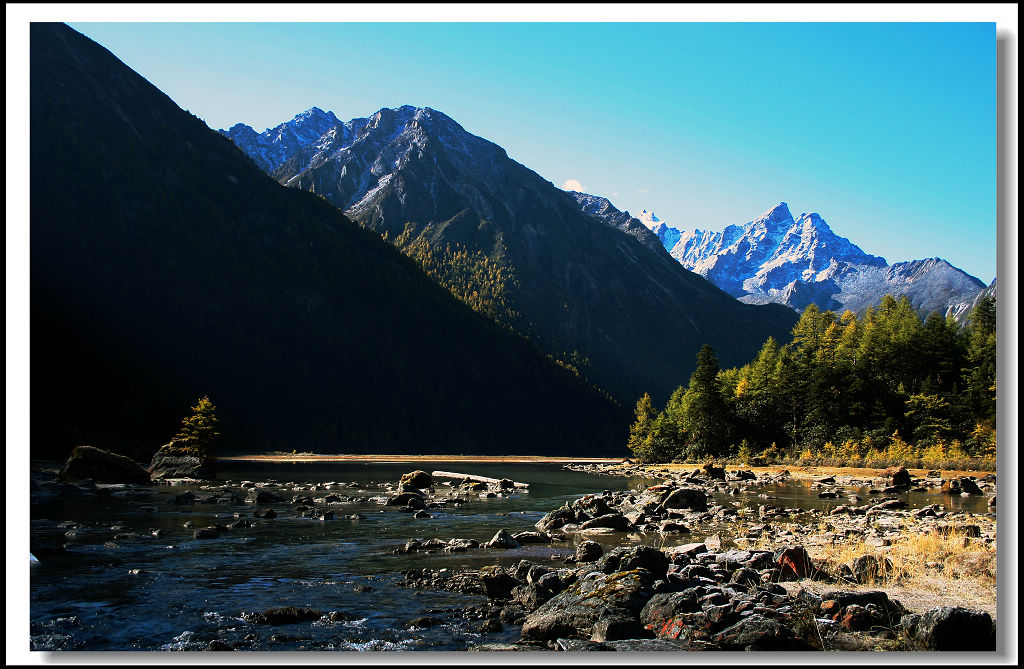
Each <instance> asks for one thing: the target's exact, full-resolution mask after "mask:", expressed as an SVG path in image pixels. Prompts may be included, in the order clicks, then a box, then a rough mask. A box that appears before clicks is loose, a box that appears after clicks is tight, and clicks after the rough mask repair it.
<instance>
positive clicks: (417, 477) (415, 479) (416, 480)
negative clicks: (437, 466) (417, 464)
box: [399, 469, 434, 490]
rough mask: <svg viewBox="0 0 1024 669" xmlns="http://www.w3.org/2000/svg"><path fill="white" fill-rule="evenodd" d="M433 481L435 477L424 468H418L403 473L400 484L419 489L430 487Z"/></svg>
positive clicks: (406, 487) (403, 486)
mask: <svg viewBox="0 0 1024 669" xmlns="http://www.w3.org/2000/svg"><path fill="white" fill-rule="evenodd" d="M433 483H434V479H433V477H432V476H431V475H430V474H428V473H427V472H425V471H423V470H422V469H417V470H416V471H414V472H409V473H408V474H402V478H401V480H400V481H399V485H400V486H401V487H402V488H405V489H409V488H415V489H417V490H421V489H423V488H429V487H430V486H431V485H432V484H433Z"/></svg>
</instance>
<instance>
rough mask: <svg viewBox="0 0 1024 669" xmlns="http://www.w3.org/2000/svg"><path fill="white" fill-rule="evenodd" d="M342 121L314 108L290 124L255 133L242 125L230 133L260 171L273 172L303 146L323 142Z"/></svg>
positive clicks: (329, 113) (298, 116)
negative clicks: (324, 137) (329, 132)
mask: <svg viewBox="0 0 1024 669" xmlns="http://www.w3.org/2000/svg"><path fill="white" fill-rule="evenodd" d="M339 123H340V121H339V120H338V118H337V117H336V116H335V115H334V114H332V113H331V112H325V111H323V110H321V109H317V108H316V107H313V108H312V109H309V110H307V111H305V112H303V113H301V114H298V115H297V116H296V117H295V118H293V119H292V120H291V121H289V122H287V123H282V124H280V125H278V126H277V127H276V128H268V129H267V130H265V131H263V132H261V133H258V134H257V133H256V131H255V130H253V129H252V128H250V127H249V126H247V125H245V124H242V123H239V124H237V125H235V126H234V127H233V128H231V130H230V131H229V132H231V133H232V139H233V140H234V142H235V143H236V144H238V145H239V146H240V147H242V150H243V151H245V153H246V154H248V155H249V156H251V157H252V159H253V160H254V161H256V164H257V165H259V166H260V169H262V170H264V171H268V172H269V171H271V170H273V169H274V168H276V167H277V166H278V165H280V164H281V163H282V162H284V161H285V160H286V159H287V158H288V157H289V156H291V155H292V154H293V153H295V151H297V150H298V149H300V148H301V147H303V146H307V145H308V144H310V143H312V142H315V141H316V140H318V139H320V137H322V136H323V134H324V133H325V132H327V131H328V130H330V129H331V128H333V127H335V126H336V125H338V124H339Z"/></svg>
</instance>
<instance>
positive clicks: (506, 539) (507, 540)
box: [484, 529, 519, 548]
mask: <svg viewBox="0 0 1024 669" xmlns="http://www.w3.org/2000/svg"><path fill="white" fill-rule="evenodd" d="M484 545H485V546H487V547H488V548H519V542H518V541H516V539H515V537H513V536H512V534H511V533H510V532H509V531H508V530H504V529H502V530H498V531H497V532H496V533H495V535H494V536H493V537H492V538H491V540H490V541H488V542H487V543H486V544H484Z"/></svg>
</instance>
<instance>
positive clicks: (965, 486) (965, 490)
mask: <svg viewBox="0 0 1024 669" xmlns="http://www.w3.org/2000/svg"><path fill="white" fill-rule="evenodd" d="M941 491H942V492H943V493H946V494H948V495H961V494H968V495H982V494H984V493H983V492H982V490H981V488H979V487H978V484H977V483H975V482H974V480H973V479H970V478H968V477H966V476H964V477H962V478H951V479H949V480H948V481H943V482H942V488H941Z"/></svg>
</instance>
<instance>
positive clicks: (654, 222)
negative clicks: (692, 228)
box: [637, 209, 681, 233]
mask: <svg viewBox="0 0 1024 669" xmlns="http://www.w3.org/2000/svg"><path fill="white" fill-rule="evenodd" d="M637 219H638V220H639V221H640V222H641V223H643V224H644V225H645V226H646V227H647V228H648V229H650V230H652V231H654V232H655V233H657V232H658V228H659V227H665V228H672V229H674V230H681V228H679V227H678V226H676V225H673V224H672V223H669V222H668V221H663V220H661V219H660V218H658V217H657V216H655V214H654V212H653V211H648V210H646V209H644V210H643V211H641V212H640V213H639V214H637Z"/></svg>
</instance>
